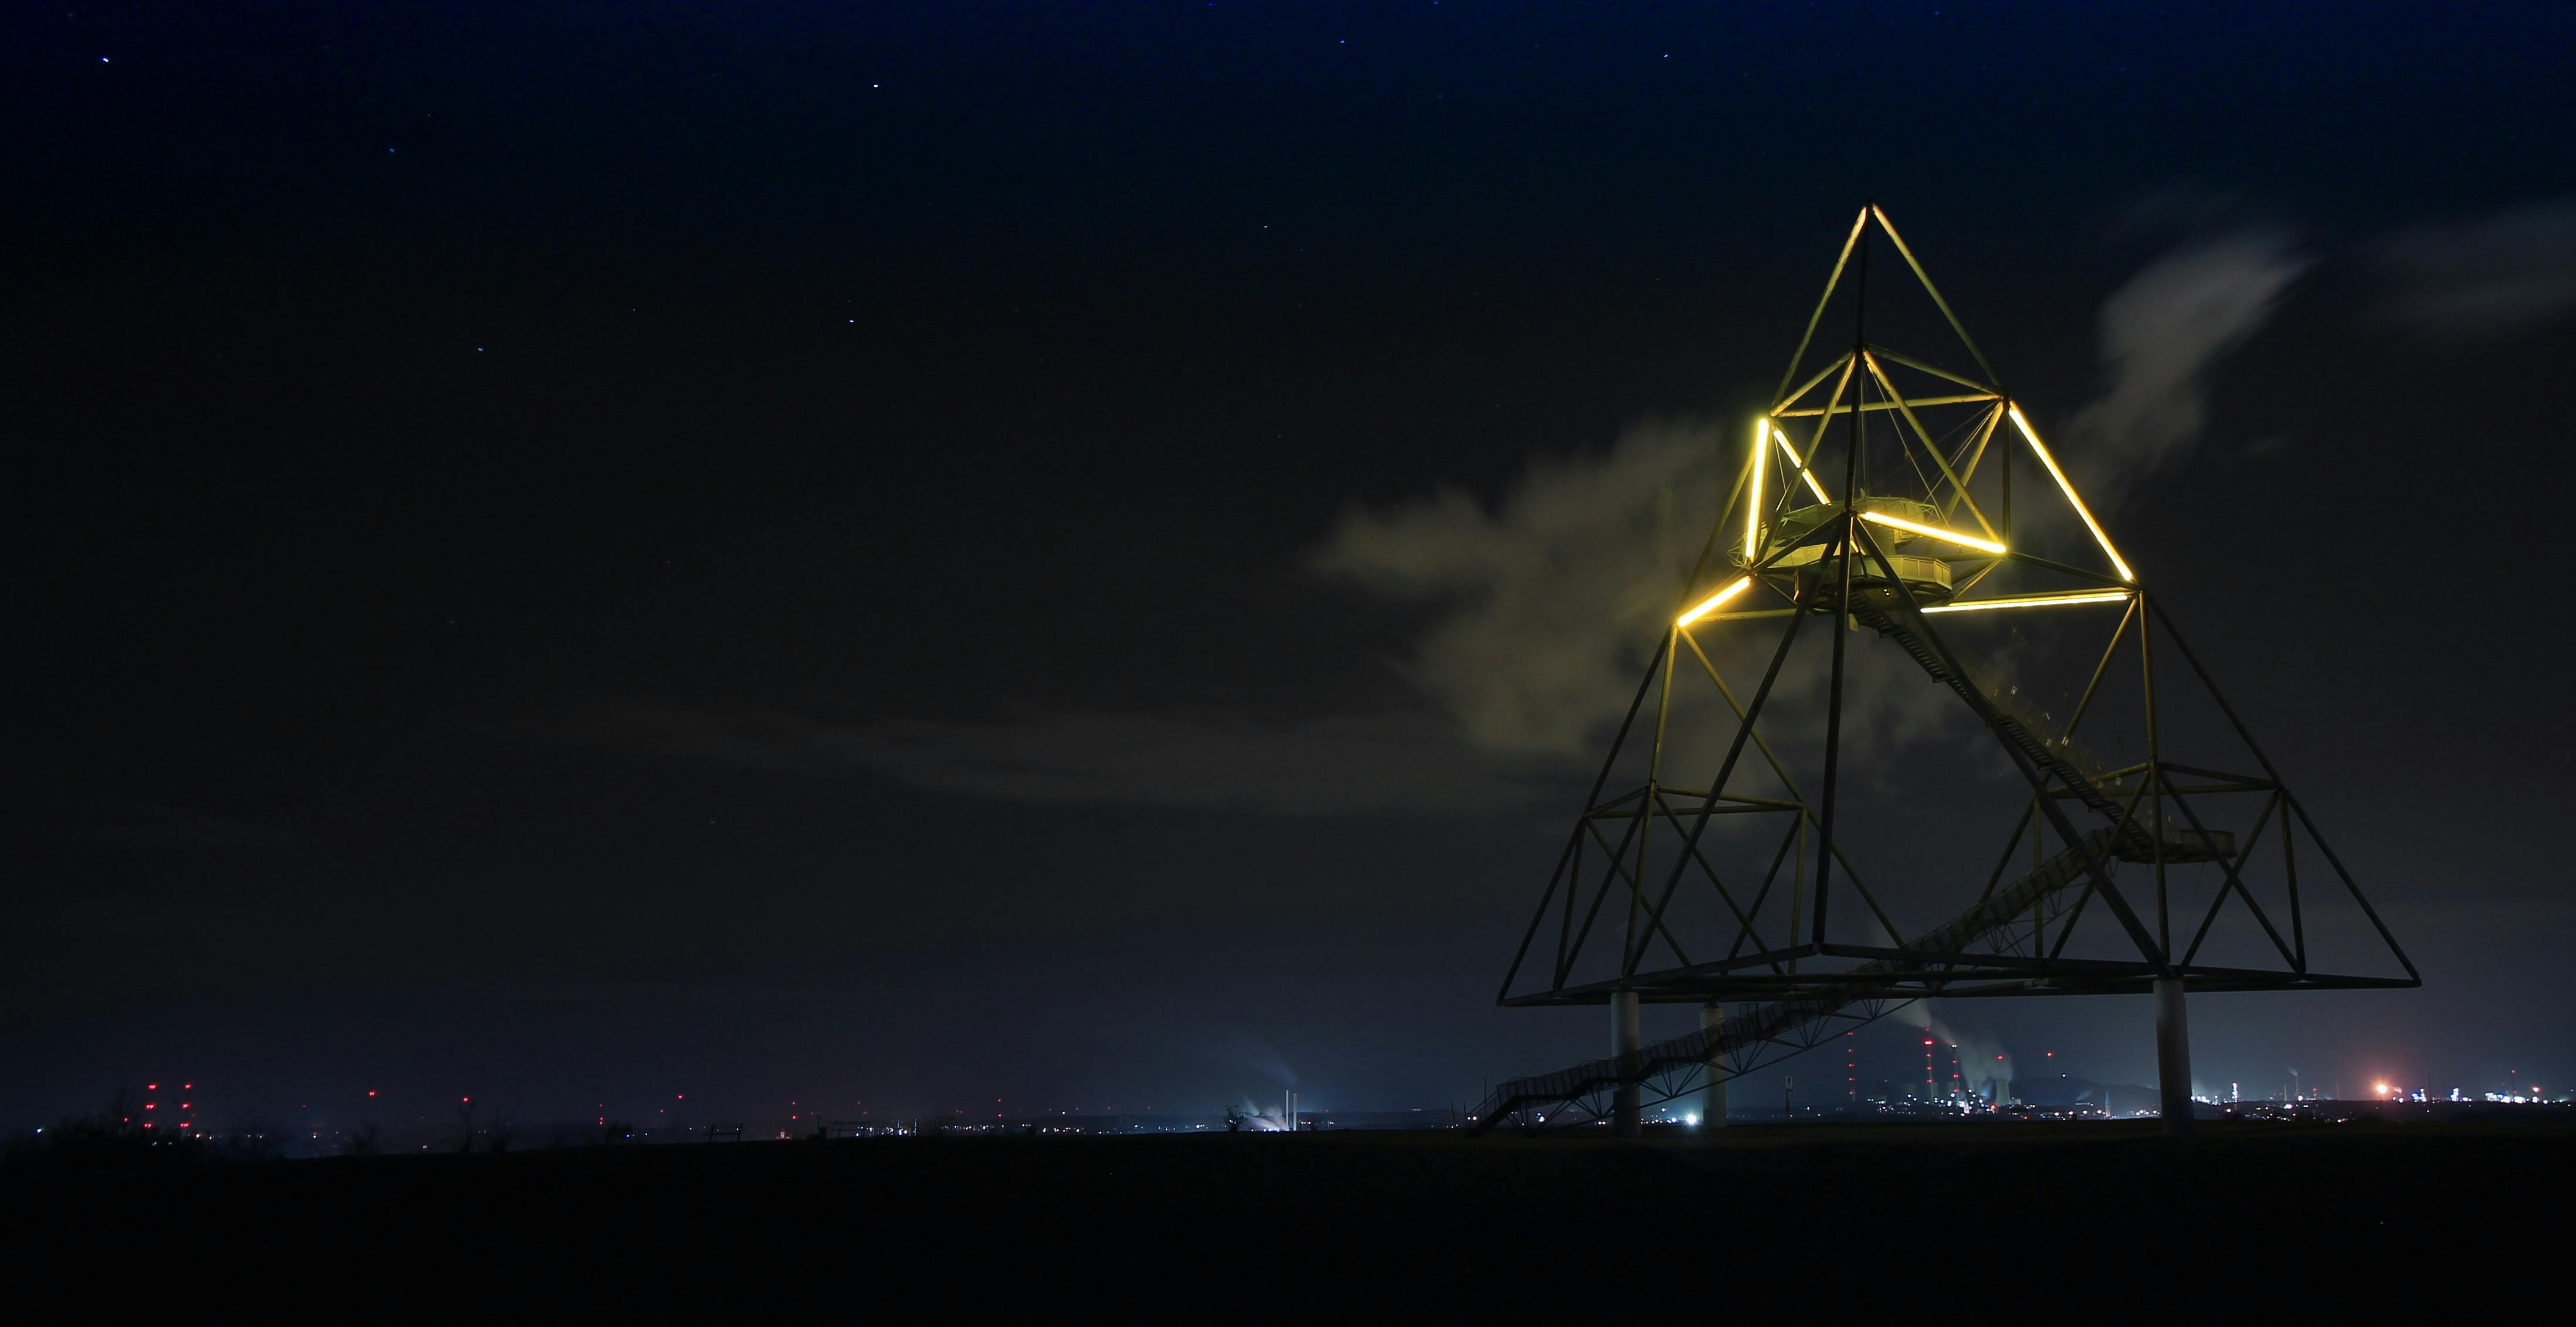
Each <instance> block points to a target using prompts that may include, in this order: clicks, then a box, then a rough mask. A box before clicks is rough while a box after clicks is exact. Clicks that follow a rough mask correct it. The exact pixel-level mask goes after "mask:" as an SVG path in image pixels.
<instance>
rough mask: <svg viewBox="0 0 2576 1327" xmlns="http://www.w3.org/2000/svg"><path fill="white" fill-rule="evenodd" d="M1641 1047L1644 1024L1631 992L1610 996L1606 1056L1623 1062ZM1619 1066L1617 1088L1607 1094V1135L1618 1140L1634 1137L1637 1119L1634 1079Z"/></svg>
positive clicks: (1635, 999)
mask: <svg viewBox="0 0 2576 1327" xmlns="http://www.w3.org/2000/svg"><path fill="white" fill-rule="evenodd" d="M1644 1044H1645V1024H1644V1022H1643V1020H1642V1018H1641V1017H1640V1012H1639V1010H1638V1007H1637V993H1636V992H1635V991H1612V992H1611V993H1610V1053H1611V1054H1612V1055H1616V1056H1618V1057H1620V1059H1621V1060H1622V1061H1625V1060H1626V1059H1628V1058H1629V1057H1631V1056H1634V1055H1635V1054H1636V1053H1637V1048H1638V1047H1639V1046H1642V1045H1644ZM1625 1067H1626V1066H1625V1065H1624V1064H1623V1065H1622V1070H1623V1072H1622V1073H1621V1074H1620V1081H1619V1086H1618V1088H1617V1089H1616V1090H1614V1091H1613V1092H1612V1093H1611V1094H1610V1132H1611V1133H1613V1134H1615V1135H1617V1136H1619V1137H1621V1138H1634V1137H1636V1136H1637V1130H1638V1127H1639V1123H1640V1120H1639V1116H1640V1115H1641V1113H1642V1112H1641V1111H1640V1109H1639V1106H1638V1098H1637V1080H1636V1079H1635V1078H1633V1077H1631V1076H1629V1075H1628V1074H1627V1073H1626V1072H1624V1070H1625Z"/></svg>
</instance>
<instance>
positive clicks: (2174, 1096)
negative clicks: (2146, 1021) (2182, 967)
mask: <svg viewBox="0 0 2576 1327" xmlns="http://www.w3.org/2000/svg"><path fill="white" fill-rule="evenodd" d="M2156 1094H2157V1097H2158V1099H2159V1102H2160V1109H2161V1110H2162V1111H2163V1114H2164V1119H2165V1133H2166V1135H2167V1136H2169V1137H2180V1136H2182V1135H2184V1134H2187V1133H2190V1132H2191V1123H2192V1121H2191V1028H2190V1026H2189V1025H2188V1024H2186V1023H2185V1022H2184V1020H2183V1006H2182V978H2180V977H2158V978H2156Z"/></svg>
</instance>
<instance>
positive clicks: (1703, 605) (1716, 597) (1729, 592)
mask: <svg viewBox="0 0 2576 1327" xmlns="http://www.w3.org/2000/svg"><path fill="white" fill-rule="evenodd" d="M1752 583H1753V578H1752V577H1750V576H1738V577H1736V578H1735V582H1734V584H1731V585H1729V586H1727V587H1726V588H1725V589H1723V590H1720V591H1718V592H1717V593H1715V594H1712V595H1710V596H1709V597H1707V598H1705V599H1702V600H1700V601H1699V607H1697V608H1694V609H1692V610H1691V611H1689V612H1687V613H1684V614H1682V615H1681V616H1680V617H1677V618H1674V619H1673V625H1674V626H1677V627H1687V626H1689V625H1690V624H1691V623H1693V622H1697V621H1699V620H1700V619H1701V618H1704V617H1706V616H1708V615H1709V614H1711V613H1713V612H1716V611H1717V606H1718V605H1719V604H1722V603H1725V602H1726V601H1727V600H1729V599H1732V598H1734V597H1735V596H1737V595H1739V594H1742V593H1744V587H1745V586H1748V585H1751V584H1752Z"/></svg>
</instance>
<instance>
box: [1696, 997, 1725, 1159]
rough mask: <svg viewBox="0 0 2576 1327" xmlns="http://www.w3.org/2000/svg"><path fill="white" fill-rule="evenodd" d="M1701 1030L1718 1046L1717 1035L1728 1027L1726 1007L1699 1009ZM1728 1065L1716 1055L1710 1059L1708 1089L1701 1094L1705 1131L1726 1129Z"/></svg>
mask: <svg viewBox="0 0 2576 1327" xmlns="http://www.w3.org/2000/svg"><path fill="white" fill-rule="evenodd" d="M1699 1026H1700V1030H1701V1031H1703V1032H1706V1033H1708V1034H1709V1044H1710V1045H1712V1046H1714V1045H1716V1044H1717V1034H1718V1033H1719V1032H1721V1031H1723V1030H1724V1029H1725V1027H1726V1006H1725V1005H1722V1004H1717V1003H1714V1002H1712V1003H1709V1004H1704V1005H1701V1006H1700V1007H1699ZM1725 1073H1726V1064H1725V1062H1724V1061H1722V1060H1721V1059H1719V1058H1718V1057H1717V1056H1715V1055H1711V1056H1709V1057H1708V1087H1707V1088H1706V1089H1705V1090H1703V1091H1702V1092H1701V1093H1700V1099H1699V1123H1700V1127H1701V1128H1703V1129H1723V1128H1725V1127H1726V1079H1725V1077H1724V1075H1725Z"/></svg>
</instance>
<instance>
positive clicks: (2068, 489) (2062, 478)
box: [2005, 406, 2138, 581]
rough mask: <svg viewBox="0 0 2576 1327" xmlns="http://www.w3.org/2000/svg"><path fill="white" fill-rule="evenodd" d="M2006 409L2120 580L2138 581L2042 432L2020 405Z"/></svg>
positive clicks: (2014, 425)
mask: <svg viewBox="0 0 2576 1327" xmlns="http://www.w3.org/2000/svg"><path fill="white" fill-rule="evenodd" d="M2005 409H2006V411H2007V412H2008V413H2010V414H2011V415H2012V422H2013V427H2015V428H2018V429H2020V430H2021V435H2022V436H2023V437H2024V438H2027V439H2029V440H2030V449H2031V451H2032V452H2034V453H2036V454H2037V455H2038V457H2039V463H2040V464H2041V465H2044V466H2046V467H2048V477H2049V478H2051V479H2054V480H2056V481H2057V490H2058V491H2059V492H2061V493H2064V494H2065V495H2066V501H2067V502H2068V503H2069V504H2070V505H2072V506H2073V507H2074V508H2075V514H2076V515H2078V516H2081V517H2083V518H2084V528H2085V529H2087V530H2090V531H2092V532H2093V542H2095V543H2097V544H2100V545H2101V546H2102V552H2103V553H2104V554H2106V555H2108V556H2109V557H2110V559H2111V565H2112V566H2113V567H2116V568H2118V569H2119V572H2120V579H2121V580H2124V581H2134V580H2136V579H2137V578H2138V574H2137V573H2136V572H2134V571H2131V570H2129V564H2128V563H2126V562H2123V561H2121V560H2120V550H2118V549H2116V548H2113V547H2111V536H2109V535H2106V534H2104V533H2102V523H2101V522H2100V521H2097V520H2094V519H2093V511H2092V509H2091V508H2089V507H2086V506H2085V505H2084V499H2082V498H2080V497H2077V496H2076V495H2075V486H2074V485H2073V484H2070V483H2067V482H2066V472H2065V471H2063V470H2060V469H2058V468H2057V458H2056V457H2054V456H2051V455H2049V454H2048V447H2047V445H2046V444H2044V443H2042V442H2041V441H2040V440H2039V434H2038V432H2037V431H2035V430H2033V429H2032V428H2031V426H2030V421H2029V420H2027V419H2024V418H2022V417H2021V407H2020V406H2007V407H2005Z"/></svg>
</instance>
